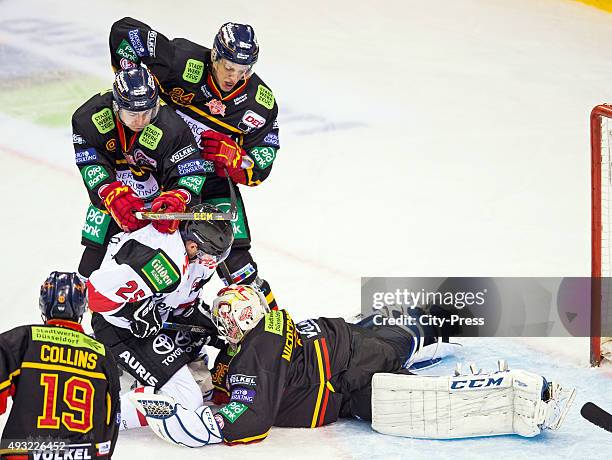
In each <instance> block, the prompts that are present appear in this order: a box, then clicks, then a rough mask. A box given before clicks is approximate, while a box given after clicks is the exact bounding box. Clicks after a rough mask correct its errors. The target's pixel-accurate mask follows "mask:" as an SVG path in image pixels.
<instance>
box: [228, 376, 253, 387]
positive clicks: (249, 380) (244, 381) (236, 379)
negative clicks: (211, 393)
mask: <svg viewBox="0 0 612 460" xmlns="http://www.w3.org/2000/svg"><path fill="white" fill-rule="evenodd" d="M229 384H230V386H234V385H239V386H247V387H256V386H257V376H256V375H245V374H232V375H230V376H229Z"/></svg>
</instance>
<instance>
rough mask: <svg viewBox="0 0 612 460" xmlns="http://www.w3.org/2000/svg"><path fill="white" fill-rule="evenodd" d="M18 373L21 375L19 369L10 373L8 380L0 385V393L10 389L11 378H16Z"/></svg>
mask: <svg viewBox="0 0 612 460" xmlns="http://www.w3.org/2000/svg"><path fill="white" fill-rule="evenodd" d="M20 373H21V369H17V370H16V371H13V372H11V373H10V374H9V376H8V379H6V380H5V381H4V382H2V383H0V391H2V390H4V389H5V388H8V387H10V386H11V384H12V383H13V377H17V376H18V375H19V374H20Z"/></svg>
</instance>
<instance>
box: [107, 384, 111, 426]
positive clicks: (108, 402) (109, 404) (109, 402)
mask: <svg viewBox="0 0 612 460" xmlns="http://www.w3.org/2000/svg"><path fill="white" fill-rule="evenodd" d="M110 419H111V397H110V393H109V392H108V391H107V392H106V424H107V425H110Z"/></svg>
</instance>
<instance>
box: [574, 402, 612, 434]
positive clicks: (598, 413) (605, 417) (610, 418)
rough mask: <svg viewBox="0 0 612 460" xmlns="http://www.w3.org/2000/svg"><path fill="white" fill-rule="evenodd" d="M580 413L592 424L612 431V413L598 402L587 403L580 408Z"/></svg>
mask: <svg viewBox="0 0 612 460" xmlns="http://www.w3.org/2000/svg"><path fill="white" fill-rule="evenodd" d="M580 415H582V416H583V417H584V418H585V419H586V420H588V421H589V422H591V423H592V424H594V425H597V426H598V427H600V428H603V429H604V430H606V431H609V432H611V433H612V415H610V414H609V413H607V412H606V411H605V410H603V409H602V408H601V407H599V406H598V405H597V404H593V403H592V402H588V403H586V404H585V405H584V406H582V409H580Z"/></svg>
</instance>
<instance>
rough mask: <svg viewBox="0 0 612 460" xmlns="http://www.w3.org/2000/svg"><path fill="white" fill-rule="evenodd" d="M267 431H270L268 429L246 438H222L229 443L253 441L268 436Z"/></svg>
mask: <svg viewBox="0 0 612 460" xmlns="http://www.w3.org/2000/svg"><path fill="white" fill-rule="evenodd" d="M268 433H270V430H268V431H266V432H265V433H263V434H258V435H257V436H250V437H248V438H242V439H236V440H235V441H229V440H227V439H224V441H225V442H229V443H230V444H234V443H237V442H244V443H246V442H253V441H258V440H260V439H264V438H265V437H266V436H268Z"/></svg>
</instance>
